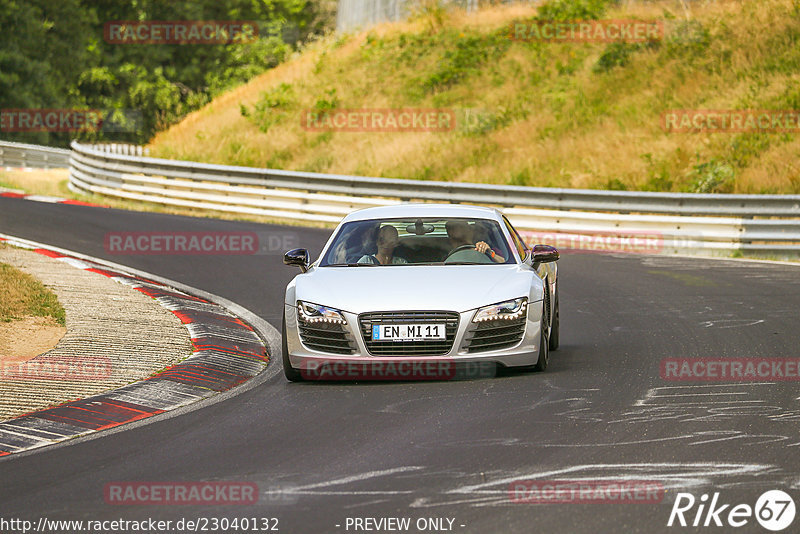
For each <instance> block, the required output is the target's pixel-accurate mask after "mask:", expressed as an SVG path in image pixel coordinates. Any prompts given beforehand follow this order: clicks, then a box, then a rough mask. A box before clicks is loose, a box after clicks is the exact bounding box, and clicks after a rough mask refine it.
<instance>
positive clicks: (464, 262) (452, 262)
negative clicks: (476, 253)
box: [439, 261, 494, 265]
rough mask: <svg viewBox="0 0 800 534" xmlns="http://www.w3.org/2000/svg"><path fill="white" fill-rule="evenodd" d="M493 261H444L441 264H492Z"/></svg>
mask: <svg viewBox="0 0 800 534" xmlns="http://www.w3.org/2000/svg"><path fill="white" fill-rule="evenodd" d="M492 263H494V262H492ZM492 263H489V262H485V261H444V262H442V263H440V264H439V265H492Z"/></svg>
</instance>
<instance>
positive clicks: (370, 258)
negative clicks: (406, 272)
mask: <svg viewBox="0 0 800 534" xmlns="http://www.w3.org/2000/svg"><path fill="white" fill-rule="evenodd" d="M399 244H400V237H399V235H398V233H397V228H395V227H394V226H392V225H389V224H387V225H386V226H384V227H383V228H381V229H380V231H379V232H378V252H377V253H376V254H364V255H363V256H361V258H360V259H359V260H358V263H375V264H380V265H398V264H403V263H408V261H406V259H405V258H401V257H400V256H395V255H394V249H395V248H396V247H397V245H399Z"/></svg>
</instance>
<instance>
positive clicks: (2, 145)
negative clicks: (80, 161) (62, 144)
mask: <svg viewBox="0 0 800 534" xmlns="http://www.w3.org/2000/svg"><path fill="white" fill-rule="evenodd" d="M69 154H70V151H69V150H65V149H63V148H52V147H47V146H40V145H26V144H23V143H12V142H10V141H0V167H34V168H37V169H65V168H67V167H69Z"/></svg>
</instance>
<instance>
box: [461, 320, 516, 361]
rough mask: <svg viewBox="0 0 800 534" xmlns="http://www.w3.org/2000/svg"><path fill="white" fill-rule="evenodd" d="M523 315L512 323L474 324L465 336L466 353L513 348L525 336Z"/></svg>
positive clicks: (485, 322)
mask: <svg viewBox="0 0 800 534" xmlns="http://www.w3.org/2000/svg"><path fill="white" fill-rule="evenodd" d="M526 320H527V318H526V317H525V315H523V316H522V317H520V318H519V319H514V320H513V321H507V320H499V321H484V322H482V323H476V324H474V326H472V328H470V330H469V332H467V335H466V339H467V340H466V342H465V343H464V348H465V349H466V350H467V352H486V351H489V350H500V349H506V348H508V347H513V346H514V345H516V344H517V343H519V342H520V341H522V336H523V335H524V334H525V322H526Z"/></svg>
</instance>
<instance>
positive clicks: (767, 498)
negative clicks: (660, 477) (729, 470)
mask: <svg viewBox="0 0 800 534" xmlns="http://www.w3.org/2000/svg"><path fill="white" fill-rule="evenodd" d="M794 515H795V505H794V500H793V499H792V498H791V496H789V494H788V493H786V492H783V491H780V490H770V491H767V492H764V493H763V494H762V495H761V496H760V497H759V498H758V500H757V501H756V505H755V507H752V506H750V505H749V504H737V505H731V504H727V503H722V502H720V498H719V492H715V493H714V495H713V497H712V498H711V501H710V502H709V498H708V494H706V493H704V494H703V495H702V496H700V499H695V497H694V495H692V494H691V493H678V496H677V497H676V498H675V504H673V505H672V512H670V514H669V521H667V526H668V527H671V526H682V527H685V526H689V525H691V526H693V527H709V526H714V527H722V526H728V527H733V528H738V527H743V526H745V525H747V524H748V523H750V522H751V520H752V519H753V517H755V519H756V521H758V523H759V524H760V525H761V526H762V527H764V528H765V529H767V530H771V531H773V532H778V531H781V530H784V529H785V528H787V527H788V526H789V525H791V524H792V521H794Z"/></svg>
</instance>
